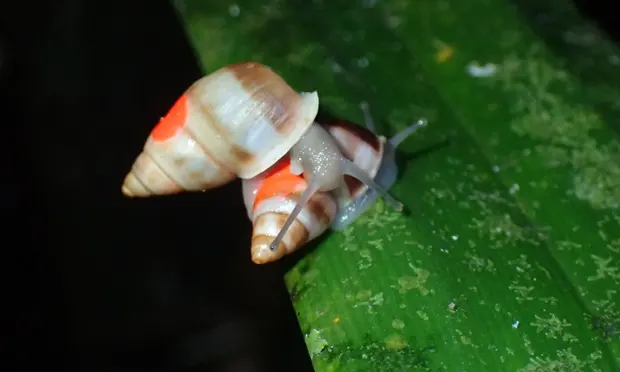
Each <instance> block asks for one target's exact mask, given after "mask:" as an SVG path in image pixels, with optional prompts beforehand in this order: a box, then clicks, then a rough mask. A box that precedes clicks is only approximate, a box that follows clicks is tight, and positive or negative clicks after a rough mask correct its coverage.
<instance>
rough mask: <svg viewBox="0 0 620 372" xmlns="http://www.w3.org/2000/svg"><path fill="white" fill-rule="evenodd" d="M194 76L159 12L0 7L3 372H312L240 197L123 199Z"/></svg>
mask: <svg viewBox="0 0 620 372" xmlns="http://www.w3.org/2000/svg"><path fill="white" fill-rule="evenodd" d="M205 1H208V0H205ZM599 4H600V5H599ZM583 9H584V12H585V13H586V14H588V15H589V16H591V17H593V18H596V19H598V20H599V21H600V22H601V23H602V25H603V26H604V27H606V28H607V31H608V32H609V33H610V34H611V36H613V37H614V38H615V39H617V36H618V34H617V32H616V31H615V30H614V29H612V22H613V17H612V14H614V12H606V9H604V8H603V6H602V2H599V3H593V2H589V4H588V8H585V7H583ZM605 25H608V26H605ZM201 75H202V73H201V71H200V69H199V67H198V65H197V62H196V60H195V59H194V54H193V51H192V50H191V48H190V46H189V44H188V42H187V41H186V40H185V35H184V33H183V29H182V27H181V24H180V23H179V22H178V20H177V18H176V15H175V14H174V12H173V9H172V7H171V5H170V4H169V2H168V1H160V0H152V1H148V2H147V1H136V0H134V1H131V0H127V1H120V0H110V1H99V2H97V1H94V0H93V1H82V0H58V1H54V2H51V1H38V2H23V1H22V2H19V1H12V2H10V3H8V2H7V3H5V4H3V5H0V93H1V94H2V98H1V101H0V102H1V105H2V116H1V119H0V122H1V125H2V128H4V129H5V131H4V132H3V135H2V140H3V143H2V146H1V147H0V148H1V154H0V155H2V158H1V159H2V160H3V161H2V165H3V169H2V172H1V173H0V174H2V178H3V182H2V190H1V192H2V199H0V206H1V210H2V213H3V220H2V221H3V230H5V231H6V233H5V234H3V236H2V240H1V243H0V244H1V246H2V253H3V255H4V256H3V259H2V260H1V262H2V263H3V268H2V270H1V272H2V274H3V276H4V277H3V278H2V279H3V280H2V283H3V288H2V298H3V301H2V304H3V307H4V309H5V310H7V311H6V312H4V313H5V315H4V316H3V321H4V322H3V328H2V334H3V336H5V337H4V342H5V347H4V350H5V351H7V352H8V354H9V355H10V356H12V357H9V358H3V359H4V360H3V362H4V363H7V366H6V367H5V368H8V367H9V366H14V363H19V364H18V365H19V369H20V370H29V369H32V370H34V369H43V368H45V369H51V368H62V369H64V370H66V371H73V370H75V371H93V372H95V371H181V370H187V371H190V370H201V371H231V372H232V371H299V372H303V371H311V370H312V368H311V364H310V361H309V358H308V356H307V353H306V349H305V345H304V342H303V337H302V335H301V333H300V330H299V327H298V325H297V322H296V318H295V314H294V311H293V309H292V306H291V305H290V301H289V298H288V294H287V292H286V289H285V287H284V284H283V282H282V280H281V277H282V274H283V273H284V271H285V270H286V267H285V266H288V265H290V262H288V261H285V262H282V263H278V264H274V265H267V266H259V265H255V264H253V263H251V261H250V253H249V249H248V248H247V246H248V244H247V240H248V236H247V234H249V232H250V224H249V221H247V218H246V215H245V210H244V208H243V204H242V199H241V192H240V183H239V182H235V183H233V184H230V185H228V186H226V187H223V188H221V189H217V190H214V191H211V192H208V193H198V194H192V195H179V196H177V197H175V198H161V199H159V200H157V201H154V202H152V203H140V202H135V201H131V200H127V199H125V198H124V197H122V195H121V193H120V184H121V182H122V179H123V177H124V175H125V174H126V172H127V171H128V166H130V165H131V163H132V162H133V160H134V158H135V156H136V155H137V153H138V152H139V150H140V148H139V147H136V144H142V143H143V141H144V139H145V133H146V132H145V131H148V130H149V129H150V127H151V126H152V125H151V124H148V123H147V122H148V121H149V120H151V119H148V118H152V119H153V120H151V121H153V122H155V118H159V116H161V115H162V113H163V111H162V107H163V108H166V107H168V106H169V104H170V102H173V101H174V100H175V99H176V98H177V95H178V92H180V91H183V90H184V89H185V88H186V87H187V86H189V85H190V84H191V83H192V82H193V81H194V80H196V79H197V78H199V77H200V76H201ZM147 127H148V128H147ZM230 226H237V227H238V228H237V231H238V232H239V233H238V234H234V235H233V234H227V233H225V232H226V231H231V228H230Z"/></svg>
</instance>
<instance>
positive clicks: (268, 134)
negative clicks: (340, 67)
mask: <svg viewBox="0 0 620 372" xmlns="http://www.w3.org/2000/svg"><path fill="white" fill-rule="evenodd" d="M317 111H318V95H317V93H316V92H312V93H301V94H300V93H297V92H296V91H295V90H293V89H292V88H291V87H290V86H289V85H288V84H287V83H286V82H285V81H284V80H283V79H282V78H281V77H280V76H279V75H277V74H276V73H275V72H273V71H272V70H271V69H270V68H269V67H267V66H264V65H262V64H259V63H254V62H246V63H238V64H234V65H229V66H226V67H223V68H221V69H219V70H217V71H215V72H213V73H211V74H209V75H207V76H205V77H203V78H201V79H200V80H198V81H196V82H195V83H194V84H192V86H191V87H190V88H189V89H187V91H186V92H185V93H184V94H183V95H182V96H181V97H180V98H179V99H178V100H177V102H176V103H175V104H174V105H173V107H172V108H171V109H170V111H169V112H168V114H167V115H166V116H165V117H164V118H162V120H161V121H160V122H159V124H158V125H157V126H156V127H155V128H154V129H153V131H152V132H151V133H150V135H149V137H148V139H147V141H146V143H145V145H144V149H143V151H142V153H141V154H140V155H139V156H138V158H137V159H136V161H135V163H134V165H133V167H132V170H131V171H130V173H129V174H128V175H127V177H126V178H125V182H124V184H123V188H122V189H123V193H124V194H125V195H128V196H149V195H163V194H173V193H178V192H181V191H198V190H207V189H210V188H214V187H218V186H220V185H223V184H225V183H228V182H230V181H232V180H233V179H235V178H236V177H241V178H244V179H248V178H252V177H254V176H256V175H258V174H259V173H261V172H263V171H265V170H266V169H267V168H269V167H270V166H271V165H273V164H274V163H276V162H277V161H278V159H280V158H281V157H282V156H284V155H285V154H286V153H287V152H288V151H289V150H290V148H291V147H292V146H293V145H294V144H295V143H296V142H297V141H298V140H299V139H300V138H301V136H302V135H303V134H304V133H305V132H306V131H307V130H308V128H309V127H310V125H312V123H313V121H314V118H315V116H316V114H317Z"/></svg>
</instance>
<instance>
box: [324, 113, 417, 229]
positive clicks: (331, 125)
mask: <svg viewBox="0 0 620 372" xmlns="http://www.w3.org/2000/svg"><path fill="white" fill-rule="evenodd" d="M360 108H361V110H362V112H363V114H364V126H363V127H362V126H358V125H355V124H353V123H351V122H350V121H346V120H336V121H333V120H332V121H323V122H321V125H323V126H324V127H325V128H326V129H327V130H328V131H329V133H330V134H331V135H332V136H333V137H334V138H335V139H336V141H337V142H338V144H339V145H340V148H341V150H342V152H343V154H344V155H345V156H346V157H347V158H348V159H350V160H351V161H353V162H354V163H355V164H356V165H357V166H358V167H359V168H360V169H362V170H364V171H365V172H366V173H367V174H368V176H370V177H372V179H373V180H374V181H375V182H376V184H378V185H379V186H380V187H381V188H382V189H383V190H389V189H390V188H391V187H392V185H394V183H395V182H396V178H397V177H398V166H397V164H396V159H395V155H396V148H397V147H398V146H399V145H400V144H401V143H402V142H403V141H405V140H406V139H407V138H408V137H409V136H410V135H412V134H413V133H414V132H415V131H417V130H418V129H419V128H421V127H423V126H425V125H426V124H427V122H426V119H420V120H417V121H416V122H414V123H412V124H410V125H409V126H408V127H406V128H405V129H403V130H401V131H400V132H398V133H396V134H395V135H394V136H392V137H391V138H389V139H387V138H386V137H384V136H382V135H377V134H376V133H375V127H374V122H373V119H372V116H371V114H370V109H369V107H368V104H367V103H366V102H362V103H361V104H360ZM345 183H346V184H347V186H348V193H342V192H341V193H339V194H338V199H337V201H338V213H337V215H336V217H335V218H334V220H333V222H332V224H331V228H332V229H333V230H335V231H342V230H344V229H346V228H347V227H348V226H349V225H350V224H351V223H353V222H354V221H355V220H356V219H357V218H358V217H359V216H360V215H361V214H363V213H364V212H366V211H367V210H368V209H369V208H370V207H371V206H372V205H373V204H374V203H375V201H376V200H377V197H378V196H379V195H382V192H381V189H376V188H372V187H369V185H367V184H365V183H363V182H360V180H358V179H355V178H354V177H347V176H345ZM386 200H387V201H388V202H390V200H389V199H386ZM391 204H393V203H391Z"/></svg>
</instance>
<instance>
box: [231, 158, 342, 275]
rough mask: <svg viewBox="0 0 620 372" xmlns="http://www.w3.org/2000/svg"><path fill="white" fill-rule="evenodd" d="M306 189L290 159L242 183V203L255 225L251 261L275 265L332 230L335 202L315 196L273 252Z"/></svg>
mask: <svg viewBox="0 0 620 372" xmlns="http://www.w3.org/2000/svg"><path fill="white" fill-rule="evenodd" d="M307 187H308V184H307V183H306V181H305V180H304V178H303V177H302V176H300V175H295V174H293V173H292V172H291V162H290V157H289V156H285V157H283V158H282V159H281V160H280V161H279V162H278V163H276V164H275V165H273V166H272V167H271V168H269V169H268V170H267V171H265V172H263V173H261V174H259V175H258V176H256V177H254V178H251V179H244V180H242V188H243V201H244V204H245V207H246V211H247V213H248V218H249V219H250V220H251V221H252V225H253V231H252V244H251V254H252V261H254V262H255V263H257V264H264V263H268V262H272V261H276V260H278V259H279V258H281V257H283V256H284V255H287V254H290V253H292V252H294V251H296V250H297V249H299V248H300V247H301V246H303V245H304V244H306V243H307V242H309V241H311V240H313V239H315V238H316V237H318V236H319V235H321V234H323V233H324V232H325V230H327V229H328V228H329V226H330V224H331V222H332V221H333V219H334V217H335V216H336V212H337V204H336V200H335V198H334V197H333V195H332V194H331V193H329V192H316V193H314V194H313V195H312V197H311V198H310V200H309V202H308V203H307V204H305V205H304V207H303V209H302V210H301V211H300V213H299V214H298V215H297V218H296V219H295V221H293V223H292V224H291V226H290V227H289V228H288V230H287V232H286V234H285V235H284V237H283V239H282V242H281V243H280V245H279V246H278V248H277V249H276V250H274V251H272V250H271V249H270V247H269V246H270V244H271V243H272V242H273V241H274V239H275V237H276V236H277V235H278V233H279V232H280V230H282V228H283V226H284V223H285V221H286V220H287V218H288V217H289V215H290V214H291V213H292V211H293V209H294V208H295V206H296V205H297V201H298V200H299V198H300V196H301V194H302V193H303V192H304V190H305V189H306V188H307Z"/></svg>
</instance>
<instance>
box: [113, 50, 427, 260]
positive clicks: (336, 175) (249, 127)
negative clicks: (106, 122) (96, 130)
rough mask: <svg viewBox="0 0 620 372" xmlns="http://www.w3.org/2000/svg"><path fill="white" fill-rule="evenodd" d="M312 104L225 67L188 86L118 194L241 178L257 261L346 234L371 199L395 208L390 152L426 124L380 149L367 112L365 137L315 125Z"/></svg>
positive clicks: (339, 125)
mask: <svg viewBox="0 0 620 372" xmlns="http://www.w3.org/2000/svg"><path fill="white" fill-rule="evenodd" d="M318 104H319V98H318V94H317V93H316V92H311V93H297V92H296V91H295V90H294V89H293V88H291V87H290V86H289V85H288V84H287V83H286V82H285V81H284V80H283V79H282V78H281V77H280V76H279V75H278V74H276V73H275V72H273V71H272V70H271V68H269V67H268V66H265V65H262V64H260V63H257V62H243V63H237V64H232V65H228V66H224V67H222V68H220V69H219V70H216V71H215V72H213V73H211V74H209V75H207V76H205V77H203V78H201V79H199V80H198V81H196V82H195V83H194V84H192V86H190V87H189V88H188V89H187V90H186V91H185V92H184V93H183V94H182V95H181V97H180V98H179V99H178V100H177V101H176V103H175V104H174V105H173V106H172V108H171V109H170V110H169V112H168V113H167V114H166V116H165V117H164V118H162V120H161V121H160V122H159V123H158V125H157V126H155V128H154V129H153V130H152V131H151V133H150V134H149V136H148V139H147V141H146V143H145V144H144V147H143V150H142V152H141V153H140V154H139V155H138V157H137V158H136V160H135V162H134V164H133V166H132V168H131V170H130V172H129V173H128V174H127V176H126V177H125V180H124V182H123V186H122V192H123V194H124V195H126V196H128V197H148V196H152V195H169V194H174V193H179V192H184V191H206V190H209V189H212V188H215V187H219V186H221V185H224V184H226V183H229V182H230V181H232V180H233V179H235V178H237V177H240V178H241V179H242V180H243V189H244V200H245V202H246V208H247V209H248V216H249V217H250V219H251V220H252V222H253V225H254V232H253V238H252V259H253V261H254V262H256V263H266V262H271V261H274V260H276V259H278V258H280V257H282V256H284V255H285V254H288V253H290V252H293V251H295V250H296V249H298V248H299V247H300V246H302V245H303V244H305V243H306V242H308V241H310V240H312V239H314V238H316V237H317V236H319V235H320V234H322V233H323V232H324V231H325V230H326V229H327V227H328V226H329V225H331V226H332V228H334V229H336V230H338V229H341V228H344V227H345V226H347V225H349V224H350V223H351V222H353V221H354V220H355V219H356V218H357V217H358V216H359V215H360V214H361V213H363V212H364V211H365V210H367V209H368V207H369V206H370V205H371V204H372V203H373V202H374V200H375V199H376V197H377V196H378V195H381V196H383V198H385V200H386V201H387V202H388V203H389V204H391V205H392V206H393V207H394V208H396V209H397V210H400V209H402V204H401V203H399V202H398V201H397V200H395V199H394V198H393V197H391V196H390V195H389V194H388V192H387V189H388V188H389V187H390V186H391V185H392V183H393V182H394V181H395V179H396V173H397V169H396V164H395V162H394V159H393V156H394V154H393V152H394V149H395V148H396V146H398V144H399V143H400V142H402V141H403V140H404V139H405V138H406V137H407V136H409V135H410V134H411V133H413V132H414V131H415V129H417V128H418V127H420V126H421V125H422V124H424V122H423V121H419V122H418V123H416V124H413V125H411V126H410V127H409V128H407V129H406V130H404V131H403V132H401V133H399V134H398V135H396V136H395V137H394V138H392V139H390V140H389V141H386V139H385V138H384V137H382V136H376V135H375V134H374V133H373V125H372V119H371V118H370V114H369V112H368V108H367V105H363V107H362V108H363V110H364V115H365V118H366V119H365V121H366V128H365V129H364V128H362V127H359V126H356V125H355V124H352V123H350V122H348V121H343V120H340V121H333V122H322V123H317V122H316V121H315V118H316V116H317V113H318ZM375 179H376V180H377V181H375ZM261 190H262V191H261ZM274 190H275V191H274ZM260 195H263V196H261V197H260V198H258V197H257V196H260ZM250 206H251V207H250ZM317 213H321V216H318V215H317ZM295 233H300V234H302V235H299V236H296V237H295V238H294V237H293V234H295Z"/></svg>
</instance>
